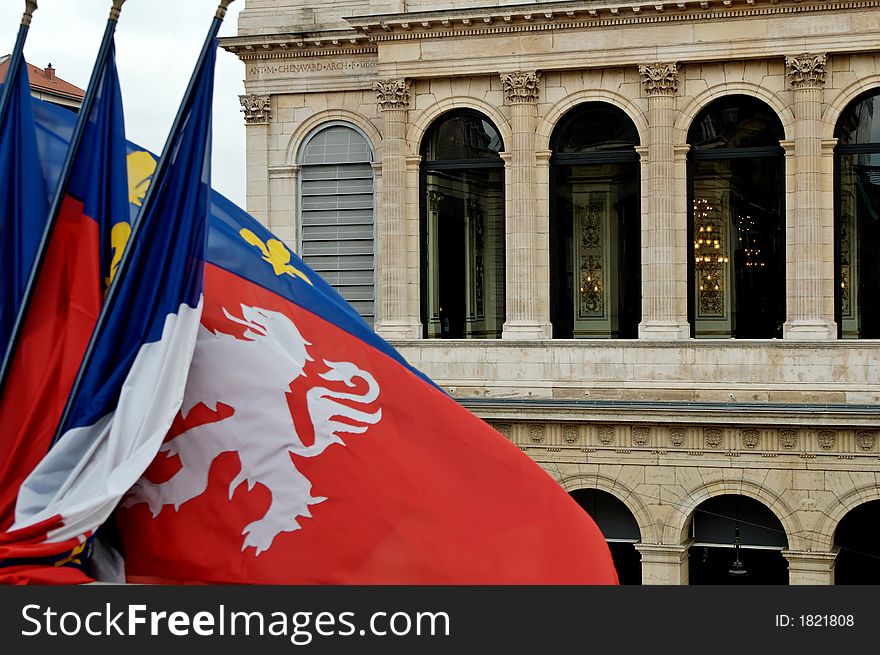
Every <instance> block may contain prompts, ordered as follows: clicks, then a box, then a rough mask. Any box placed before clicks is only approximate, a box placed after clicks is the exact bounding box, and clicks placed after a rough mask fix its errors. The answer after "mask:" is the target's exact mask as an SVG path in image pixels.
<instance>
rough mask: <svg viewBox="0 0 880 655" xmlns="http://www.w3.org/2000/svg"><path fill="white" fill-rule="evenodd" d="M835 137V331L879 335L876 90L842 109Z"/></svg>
mask: <svg viewBox="0 0 880 655" xmlns="http://www.w3.org/2000/svg"><path fill="white" fill-rule="evenodd" d="M835 136H836V137H837V147H836V149H835V154H836V158H835V159H836V162H835V163H836V168H837V175H836V178H837V185H836V195H837V202H836V212H835V214H836V215H835V232H836V241H837V257H836V259H837V262H836V263H837V266H836V271H837V276H836V277H837V279H836V285H835V286H836V287H837V298H836V303H835V306H836V307H835V309H836V314H837V316H836V320H837V325H838V329H839V334H840V336H841V337H842V338H844V339H877V338H880V301H878V298H880V90H875V91H872V92H870V93H869V94H867V95H866V96H862V97H861V98H860V99H857V100H856V101H855V102H853V103H852V104H850V105H849V106H848V107H847V108H846V110H845V111H844V112H843V114H841V116H840V120H839V121H838V122H837V129H836V131H835Z"/></svg>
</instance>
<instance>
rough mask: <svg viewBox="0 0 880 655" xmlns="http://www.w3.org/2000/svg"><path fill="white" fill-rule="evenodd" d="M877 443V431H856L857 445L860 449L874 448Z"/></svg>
mask: <svg viewBox="0 0 880 655" xmlns="http://www.w3.org/2000/svg"><path fill="white" fill-rule="evenodd" d="M876 443H877V433H876V432H857V433H856V445H857V446H858V447H859V449H860V450H865V451H868V450H874V445H875V444H876Z"/></svg>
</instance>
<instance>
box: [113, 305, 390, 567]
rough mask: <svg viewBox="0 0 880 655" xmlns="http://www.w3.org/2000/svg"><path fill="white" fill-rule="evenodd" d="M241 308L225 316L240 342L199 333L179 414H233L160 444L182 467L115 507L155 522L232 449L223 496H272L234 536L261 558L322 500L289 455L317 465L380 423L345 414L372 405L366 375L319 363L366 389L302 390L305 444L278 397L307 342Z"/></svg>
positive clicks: (372, 415) (278, 320)
mask: <svg viewBox="0 0 880 655" xmlns="http://www.w3.org/2000/svg"><path fill="white" fill-rule="evenodd" d="M241 310H242V316H243V320H242V319H239V318H236V317H234V316H232V315H230V314H229V313H228V312H226V310H225V309H224V310H223V311H224V314H226V316H227V318H229V319H230V320H231V321H234V322H236V323H239V324H242V325H246V326H247V328H248V329H247V331H246V332H245V333H244V337H245V338H244V339H239V338H236V337H234V336H232V335H229V334H224V333H222V332H218V333H216V334H215V333H213V332H211V331H210V330H208V329H206V328H204V327H200V329H199V336H198V342H197V345H196V350H195V355H194V356H193V363H192V367H191V368H190V374H189V381H188V382H187V388H186V394H185V396H184V399H183V404H182V406H181V408H180V411H181V412H182V413H183V415H184V416H186V415H187V414H188V413H189V412H190V410H192V408H193V407H195V406H196V405H198V404H199V403H204V404H205V405H207V406H208V407H210V408H211V409H213V410H216V408H217V403H218V402H222V403H224V404H226V405H230V406H231V407H233V409H234V414H233V415H232V416H230V417H229V418H227V419H224V420H221V421H217V422H215V423H210V424H207V425H202V426H198V427H195V428H192V429H190V430H187V431H186V432H184V433H182V434H180V435H178V436H177V437H175V438H174V439H172V440H170V441H168V442H167V443H164V444H163V445H162V447H161V448H160V449H159V450H160V452H163V453H167V454H168V455H177V456H178V457H179V458H180V463H181V465H182V466H181V469H180V470H179V471H178V472H177V473H175V474H174V476H173V477H171V479H169V480H168V481H166V482H162V483H153V482H150V481H149V480H148V479H147V478H145V477H142V478H141V479H140V480H139V481H138V482H137V484H136V485H135V486H134V487H133V488H132V490H131V492H130V495H129V496H128V498H126V500H125V501H124V503H123V507H131V506H132V505H135V504H137V503H147V504H148V505H149V507H150V511H151V512H152V513H153V516H157V515H158V514H159V512H161V511H162V509H163V508H164V506H165V505H173V506H174V509H175V510H177V509H178V508H179V507H180V506H181V505H182V504H183V503H185V502H186V501H188V500H191V499H192V498H195V497H196V496H200V495H201V494H202V493H204V491H205V489H206V488H207V486H208V473H209V471H210V468H211V463H212V462H213V461H214V459H216V458H217V457H218V456H219V455H220V454H222V453H226V452H230V451H234V452H236V453H238V457H239V460H240V461H241V470H240V471H239V473H238V475H236V476H235V479H234V480H233V481H232V483H231V484H230V485H229V498H230V499H231V498H232V495H233V493H234V492H235V490H236V489H237V488H238V486H239V485H240V484H241V483H243V482H247V484H248V489H252V488H253V486H254V485H255V484H257V483H260V484H263V485H265V486H266V488H267V489H268V490H269V491H270V492H271V494H272V502H271V504H270V506H269V509H268V510H267V511H266V513H265V515H264V516H263V517H262V518H260V519H258V520H256V521H254V522H253V523H250V524H248V525H247V526H246V527H245V528H244V530H243V531H242V534H243V535H244V542H243V544H242V550H244V549H246V548H247V547H248V546H253V547H254V548H256V554H257V555H259V554H260V553H261V552H263V551H265V550H267V549H268V548H269V547H270V546H271V545H272V541H273V540H274V539H275V537H276V536H278V535H279V534H280V533H282V532H292V531H294V530H298V529H299V528H300V525H299V523H298V522H297V517H300V516H303V517H310V516H311V513H310V511H309V505H315V504H317V503H320V502H322V501H324V500H326V498H322V497H313V496H312V495H311V489H312V483H311V481H310V480H309V479H308V478H306V477H305V476H304V475H303V474H302V473H300V472H299V471H298V470H297V469H296V467H295V466H294V465H293V463H292V462H291V459H290V453H294V454H296V455H299V456H301V457H315V456H317V455H320V454H321V453H322V452H324V450H325V449H326V448H327V447H328V446H329V445H331V444H334V443H338V444H342V445H345V442H344V441H343V440H342V437H341V436H340V435H341V434H362V433H364V432H366V430H367V428H368V427H369V426H370V425H374V424H375V423H377V422H378V421H379V419H381V418H382V410H381V409H377V410H376V411H374V412H364V411H359V410H357V409H354V408H353V407H351V406H350V403H363V404H368V403H372V402H373V401H375V400H376V399H377V398H378V397H379V385H378V384H377V383H376V380H375V378H374V377H373V376H372V375H370V374H369V373H367V372H366V371H364V370H362V369H360V368H358V367H357V366H355V365H354V364H352V363H349V362H328V361H327V360H323V361H324V364H325V365H326V366H327V367H328V369H329V370H328V371H327V372H326V373H322V374H321V375H320V377H321V378H323V379H324V380H326V381H328V382H341V383H343V384H345V385H346V386H348V387H354V386H355V385H356V382H355V381H356V380H357V379H360V380H362V381H363V382H366V384H367V390H366V391H365V392H363V393H359V394H353V393H344V392H341V391H334V390H331V389H328V388H326V387H312V388H311V389H309V390H308V392H307V394H306V401H307V402H306V404H307V408H308V413H309V417H310V419H311V421H312V424H313V426H314V434H315V441H314V443H313V444H312V445H310V446H306V445H305V444H303V442H302V440H301V439H300V437H299V436H298V434H297V431H296V426H295V425H294V422H293V418H292V416H291V413H290V408H289V406H288V404H287V398H286V396H285V393H286V392H288V391H290V385H291V383H292V381H293V380H295V379H296V378H298V377H300V376H304V375H305V373H304V369H305V364H306V361H313V360H312V358H311V357H310V356H309V353H308V351H307V349H306V347H307V346H310V345H312V344H311V343H309V342H308V341H306V340H305V339H304V338H303V337H302V335H301V334H300V332H299V330H298V329H297V327H296V325H294V324H293V322H292V321H291V320H290V319H289V318H288V317H287V316H285V315H284V314H280V313H278V312H272V311H268V310H265V309H259V308H256V307H247V306H245V305H242V306H241ZM230 377H236V378H238V379H239V380H241V384H237V385H231V384H229V380H230ZM339 400H343V401H348V403H349V404H344V403H341V402H338V401H339Z"/></svg>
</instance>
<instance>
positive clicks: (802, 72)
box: [785, 53, 828, 89]
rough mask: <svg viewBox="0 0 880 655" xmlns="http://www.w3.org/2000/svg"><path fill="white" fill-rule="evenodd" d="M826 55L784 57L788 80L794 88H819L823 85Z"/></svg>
mask: <svg viewBox="0 0 880 655" xmlns="http://www.w3.org/2000/svg"><path fill="white" fill-rule="evenodd" d="M827 61H828V56H827V55H808V54H806V53H804V54H802V55H797V56H796V57H786V58H785V69H786V72H787V73H788V81H789V82H790V83H791V86H792V88H794V89H821V88H822V87H823V86H825V73H826V71H825V64H826V63H827Z"/></svg>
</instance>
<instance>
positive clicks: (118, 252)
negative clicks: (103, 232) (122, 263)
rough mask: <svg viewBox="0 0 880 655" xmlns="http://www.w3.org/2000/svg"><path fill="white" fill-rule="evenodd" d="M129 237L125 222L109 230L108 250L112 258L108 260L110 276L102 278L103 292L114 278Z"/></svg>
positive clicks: (129, 233) (129, 231)
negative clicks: (111, 252) (110, 251)
mask: <svg viewBox="0 0 880 655" xmlns="http://www.w3.org/2000/svg"><path fill="white" fill-rule="evenodd" d="M130 236H131V225H129V224H128V223H126V222H125V221H120V222H119V223H116V224H115V225H114V226H113V228H112V229H111V230H110V248H111V249H112V250H113V258H112V259H111V260H110V276H109V277H105V278H104V291H106V290H107V289H109V288H110V283H111V282H113V278H114V277H116V269H117V268H119V260H120V259H122V253H123V252H124V251H125V246H126V244H127V243H128V238H129V237H130Z"/></svg>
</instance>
